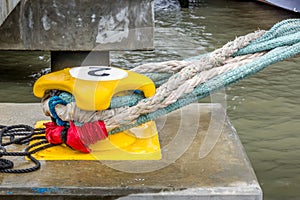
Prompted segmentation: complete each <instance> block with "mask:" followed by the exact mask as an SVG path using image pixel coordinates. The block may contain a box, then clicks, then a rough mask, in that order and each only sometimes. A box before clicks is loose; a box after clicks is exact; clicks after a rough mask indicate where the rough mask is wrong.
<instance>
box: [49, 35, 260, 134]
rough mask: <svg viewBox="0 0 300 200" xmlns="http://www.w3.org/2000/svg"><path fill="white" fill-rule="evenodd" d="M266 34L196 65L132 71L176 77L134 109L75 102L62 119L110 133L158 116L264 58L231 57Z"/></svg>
mask: <svg viewBox="0 0 300 200" xmlns="http://www.w3.org/2000/svg"><path fill="white" fill-rule="evenodd" d="M264 33H265V31H256V32H254V33H250V34H248V35H245V36H241V37H238V38H236V39H235V40H234V41H232V42H229V43H227V44H226V45H224V46H223V47H222V48H220V49H217V50H215V51H213V52H212V53H210V54H209V55H208V56H206V57H202V58H200V59H199V60H196V61H167V62H162V63H150V64H144V65H141V66H138V67H136V68H134V69H132V71H135V72H138V73H146V72H168V73H176V74H174V75H173V76H171V77H170V79H169V80H168V81H167V82H166V83H164V84H163V85H161V86H160V87H159V88H158V89H157V91H156V94H155V95H154V96H152V97H150V98H147V99H143V100H142V101H140V102H138V103H137V105H135V106H132V107H122V108H115V109H110V110H103V111H95V112H93V111H84V110H80V109H79V108H78V107H77V106H76V104H75V102H71V103H69V104H68V105H66V106H64V105H57V106H56V107H55V110H56V112H57V114H58V116H59V117H60V118H61V119H62V120H64V121H69V120H74V121H77V122H89V121H95V120H103V121H104V122H105V125H106V127H107V129H108V130H111V129H113V128H116V127H118V126H119V125H122V124H129V123H133V122H134V120H135V119H137V118H138V117H139V116H140V115H142V114H146V113H150V112H154V111H156V110H158V109H160V108H164V107H166V106H168V105H170V104H171V103H174V102H176V101H177V99H179V98H180V97H183V96H184V95H185V94H187V93H190V92H192V91H193V89H194V88H195V87H196V86H197V85H199V84H201V83H205V82H206V81H207V80H209V79H211V78H213V77H214V76H217V75H219V74H221V73H224V72H226V71H228V70H231V69H235V68H238V67H239V66H241V65H244V64H246V63H249V62H251V61H253V60H254V59H256V58H258V57H260V56H262V55H263V54H264V52H262V53H256V54H251V55H245V56H238V57H235V58H232V57H230V56H231V55H233V54H234V53H235V52H237V51H238V50H239V49H241V48H242V47H244V46H246V45H248V44H249V43H250V42H251V41H252V40H255V39H257V38H259V37H260V36H261V35H263V34H264ZM43 107H44V112H45V113H49V108H48V102H47V101H45V102H44V103H43Z"/></svg>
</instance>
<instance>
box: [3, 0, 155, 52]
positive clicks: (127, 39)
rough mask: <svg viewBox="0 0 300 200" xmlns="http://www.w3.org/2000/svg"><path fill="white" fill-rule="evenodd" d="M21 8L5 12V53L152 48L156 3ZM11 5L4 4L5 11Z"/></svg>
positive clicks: (93, 0) (53, 1) (52, 0)
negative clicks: (12, 51)
mask: <svg viewBox="0 0 300 200" xmlns="http://www.w3.org/2000/svg"><path fill="white" fill-rule="evenodd" d="M16 3H17V2H15V4H13V5H17V6H16V7H15V8H14V9H13V10H12V11H11V14H9V15H8V13H7V11H6V9H5V11H3V14H1V15H0V16H2V15H3V16H2V17H1V18H0V25H1V21H3V20H4V19H5V18H6V19H5V21H4V22H3V24H2V25H1V27H0V35H1V37H0V50H46V51H55V50H57V51H91V50H98V51H110V50H137V49H152V48H153V23H154V22H153V19H154V17H153V15H154V13H153V1H151V0H140V1H130V0H123V1H111V0H102V1H98V0H89V1H86V0H85V1H81V0H72V1H61V0H48V1H40V0H26V1H25V0H24V1H23V0H22V1H20V2H19V3H18V4H16ZM7 5H8V4H7V3H2V1H1V2H0V7H4V6H7ZM1 10H2V9H0V11H1ZM1 13H2V12H1ZM7 15H8V16H7Z"/></svg>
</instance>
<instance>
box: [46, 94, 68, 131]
mask: <svg viewBox="0 0 300 200" xmlns="http://www.w3.org/2000/svg"><path fill="white" fill-rule="evenodd" d="M58 104H62V105H67V104H68V102H67V101H65V100H63V99H62V98H61V97H59V96H53V97H51V98H50V99H49V102H48V106H49V111H50V113H51V116H52V117H53V118H54V119H55V122H56V124H57V125H59V126H64V125H65V124H67V122H66V121H63V120H61V119H60V118H59V117H58V115H57V113H56V111H55V106H56V105H58Z"/></svg>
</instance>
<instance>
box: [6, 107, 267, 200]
mask: <svg viewBox="0 0 300 200" xmlns="http://www.w3.org/2000/svg"><path fill="white" fill-rule="evenodd" d="M0 110H1V112H0V124H4V125H12V124H20V123H24V124H28V125H33V124H34V123H35V121H38V120H43V119H47V117H45V116H44V115H43V114H42V111H41V108H40V105H39V104H25V103H24V104H10V103H2V104H0ZM213 112H220V113H225V112H224V110H223V108H222V107H221V106H220V105H218V104H191V105H189V106H186V107H184V108H183V109H181V110H177V111H175V112H173V113H171V114H169V115H167V116H165V117H163V118H160V119H158V120H157V121H156V123H157V127H158V130H159V137H160V143H161V149H162V155H163V158H162V160H158V161H150V160H149V161H119V162H118V161H111V162H110V161H76V160H68V161H41V163H42V167H41V169H40V170H38V171H35V172H31V173H26V174H5V173H2V174H0V180H1V182H0V199H25V197H26V199H87V198H88V199H200V200H208V199H210V200H212V199H213V200H217V199H222V200H229V199H230V200H261V199H262V191H261V188H260V186H259V184H258V182H257V179H256V176H255V173H254V171H253V169H252V167H251V164H250V162H249V160H248V158H247V155H246V153H245V151H244V149H243V146H242V145H241V143H240V140H239V138H238V136H237V133H236V130H235V129H234V128H233V127H232V125H231V123H230V121H229V119H228V117H227V116H226V115H225V118H224V120H221V121H218V119H219V118H218V119H213V118H212V116H214V115H213ZM220 119H221V118H220ZM218 127H219V128H218ZM217 129H218V130H217ZM203 147H205V148H203ZM199 150H200V151H202V155H201V152H199ZM203 150H204V152H205V151H206V152H205V153H204V154H203ZM199 153H200V154H199Z"/></svg>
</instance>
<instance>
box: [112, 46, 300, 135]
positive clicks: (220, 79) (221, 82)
mask: <svg viewBox="0 0 300 200" xmlns="http://www.w3.org/2000/svg"><path fill="white" fill-rule="evenodd" d="M299 53H300V43H299V42H298V43H296V44H294V45H292V46H285V47H279V49H274V50H272V51H270V52H268V53H267V54H265V55H264V56H262V57H260V58H259V59H257V60H255V61H253V62H252V63H248V64H246V65H243V66H241V67H239V68H238V69H234V70H230V71H228V72H225V73H223V74H220V75H218V76H216V77H214V78H212V79H210V80H208V81H207V82H205V83H203V84H201V85H199V86H197V87H196V88H195V89H194V91H193V92H192V93H190V94H188V95H186V96H185V98H181V99H178V100H177V101H176V102H175V103H173V104H170V105H169V106H167V107H165V108H162V109H159V110H157V111H155V112H152V113H149V114H146V115H141V116H140V117H138V118H137V120H136V121H135V122H134V123H132V124H129V125H121V126H120V127H118V128H115V129H113V130H111V131H109V133H108V134H114V133H118V132H121V131H124V130H127V129H130V128H132V127H135V126H138V125H141V124H143V123H146V122H148V121H150V120H155V119H157V118H158V117H161V116H163V115H165V114H167V113H170V112H172V111H174V110H176V109H179V108H181V107H183V106H186V105H188V104H190V103H193V102H196V101H198V100H199V99H201V98H204V97H206V96H209V95H210V93H212V92H214V91H217V90H218V89H220V88H223V87H226V86H229V85H231V84H233V83H236V82H238V81H240V80H242V79H244V78H247V77H249V76H251V75H253V74H256V73H257V72H259V71H261V70H263V69H264V68H266V67H267V66H269V65H271V64H274V63H276V62H279V61H282V60H284V59H286V58H289V57H292V56H295V55H297V54H299Z"/></svg>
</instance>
